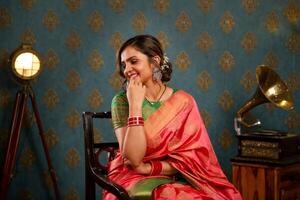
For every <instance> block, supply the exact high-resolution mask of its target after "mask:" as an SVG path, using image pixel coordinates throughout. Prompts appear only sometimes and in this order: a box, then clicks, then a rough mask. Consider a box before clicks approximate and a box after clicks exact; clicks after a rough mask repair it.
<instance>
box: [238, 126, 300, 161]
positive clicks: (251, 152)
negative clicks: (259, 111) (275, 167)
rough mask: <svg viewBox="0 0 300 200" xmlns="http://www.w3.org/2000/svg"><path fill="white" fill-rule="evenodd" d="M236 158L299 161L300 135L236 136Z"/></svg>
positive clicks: (257, 134)
mask: <svg viewBox="0 0 300 200" xmlns="http://www.w3.org/2000/svg"><path fill="white" fill-rule="evenodd" d="M237 138H238V157H239V158H240V159H243V158H245V159H247V160H249V158H253V159H255V160H258V161H266V162H268V161H269V162H282V161H284V160H289V161H292V160H294V161H295V160H300V135H298V134H282V135H281V134H277V135H263V134H260V133H259V132H255V133H244V134H241V135H237Z"/></svg>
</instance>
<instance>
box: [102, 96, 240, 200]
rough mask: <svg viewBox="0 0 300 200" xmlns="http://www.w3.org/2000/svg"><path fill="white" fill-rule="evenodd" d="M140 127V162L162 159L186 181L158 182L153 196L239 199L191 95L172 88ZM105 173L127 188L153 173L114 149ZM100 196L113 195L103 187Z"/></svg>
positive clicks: (108, 197) (223, 199)
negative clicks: (142, 150)
mask: <svg viewBox="0 0 300 200" xmlns="http://www.w3.org/2000/svg"><path fill="white" fill-rule="evenodd" d="M144 130H145V134H146V138H147V151H146V155H145V157H144V159H143V162H148V161H149V160H166V161H167V162H168V163H169V164H170V165H172V166H173V167H174V168H176V169H177V170H178V172H179V173H180V174H181V175H182V176H183V177H184V178H185V179H186V180H187V181H188V182H189V184H181V183H177V182H171V183H167V184H163V185H160V186H158V187H157V188H155V189H154V190H153V192H152V198H153V199H162V200H163V199H172V200H176V199H182V200H188V199H214V200H229V199H230V200H232V199H234V200H239V199H242V198H241V196H240V194H239V192H238V191H237V190H236V189H235V187H234V186H233V185H232V184H231V183H230V182H229V181H228V180H227V178H226V176H225V174H224V173H223V171H222V169H221V167H220V165H219V162H218V160H217V157H216V155H215V152H214V150H213V147H212V144H211V142H210V139H209V136H208V134H207V131H206V128H205V126H204V123H203V121H202V119H201V116H200V113H199V111H198V107H197V104H196V102H195V100H194V98H193V97H192V96H191V95H189V94H187V93H186V92H184V91H182V90H179V91H177V92H175V93H174V94H173V95H172V96H171V97H170V98H169V99H168V100H167V101H165V102H164V104H163V105H162V106H161V107H160V108H159V109H158V110H156V111H155V112H154V113H152V115H151V116H150V117H149V118H148V119H147V120H146V121H145V125H144ZM137 142H138V141H137ZM108 177H109V179H110V180H112V181H114V182H116V183H118V184H119V185H121V186H122V187H124V188H125V189H126V190H127V191H129V192H130V190H131V188H132V187H134V185H135V184H136V183H138V182H139V181H142V180H145V179H149V178H153V177H154V176H147V175H141V174H138V173H137V172H135V171H134V170H132V169H131V168H130V167H128V166H125V165H124V164H123V159H122V157H121V155H120V154H119V153H118V154H117V156H116V158H115V159H114V160H113V161H111V162H110V163H109V175H108ZM155 177H165V176H155ZM103 197H104V199H108V200H112V199H116V197H115V196H114V195H112V194H110V193H107V192H106V191H104V192H103Z"/></svg>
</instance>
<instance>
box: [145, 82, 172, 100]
mask: <svg viewBox="0 0 300 200" xmlns="http://www.w3.org/2000/svg"><path fill="white" fill-rule="evenodd" d="M164 86H165V88H164V91H163V92H162V93H161V95H160V96H159V98H158V99H157V100H156V101H155V102H153V101H152V102H151V101H149V100H148V99H147V98H146V97H145V99H146V100H147V101H148V102H149V103H150V104H151V105H153V104H155V103H159V101H160V99H161V98H162V96H163V95H164V93H165V91H166V89H167V86H166V85H164Z"/></svg>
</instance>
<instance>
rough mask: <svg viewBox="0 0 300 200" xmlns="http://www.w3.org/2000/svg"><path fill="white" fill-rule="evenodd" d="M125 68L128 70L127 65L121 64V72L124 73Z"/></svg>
mask: <svg viewBox="0 0 300 200" xmlns="http://www.w3.org/2000/svg"><path fill="white" fill-rule="evenodd" d="M125 68H126V64H125V63H122V64H121V70H122V71H124V70H125Z"/></svg>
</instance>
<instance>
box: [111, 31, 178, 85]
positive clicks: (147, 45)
mask: <svg viewBox="0 0 300 200" xmlns="http://www.w3.org/2000/svg"><path fill="white" fill-rule="evenodd" d="M129 46H132V47H134V48H135V49H137V50H138V51H140V52H141V53H143V54H145V55H147V56H148V57H149V59H150V61H152V58H153V57H154V56H159V57H160V63H159V66H162V65H163V64H164V65H167V66H168V67H164V68H161V67H159V69H160V70H161V73H162V78H161V80H162V81H163V82H168V81H170V80H171V73H172V64H171V63H170V62H169V61H167V60H165V59H164V52H163V49H162V46H161V44H160V42H159V41H158V39H156V38H155V37H153V36H152V35H137V36H135V37H133V38H130V39H128V40H127V41H126V42H124V43H123V44H122V46H121V48H120V49H119V51H118V54H117V67H118V71H119V74H120V76H121V77H123V78H125V76H124V70H125V69H124V67H123V66H122V63H121V54H122V52H123V51H124V50H125V48H126V47H129Z"/></svg>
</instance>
